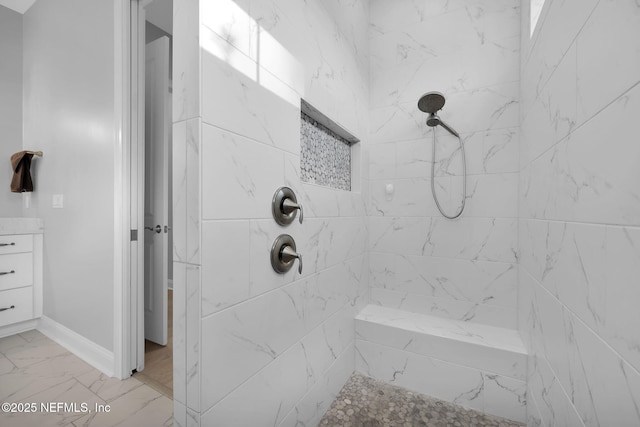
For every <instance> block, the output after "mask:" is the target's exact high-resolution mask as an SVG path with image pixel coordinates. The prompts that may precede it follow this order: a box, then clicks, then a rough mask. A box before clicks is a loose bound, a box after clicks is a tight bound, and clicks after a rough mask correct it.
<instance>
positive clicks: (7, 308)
mask: <svg viewBox="0 0 640 427" xmlns="http://www.w3.org/2000/svg"><path fill="white" fill-rule="evenodd" d="M12 308H16V306H15V305H12V306H11V307H5V308H0V311H5V310H11V309H12Z"/></svg>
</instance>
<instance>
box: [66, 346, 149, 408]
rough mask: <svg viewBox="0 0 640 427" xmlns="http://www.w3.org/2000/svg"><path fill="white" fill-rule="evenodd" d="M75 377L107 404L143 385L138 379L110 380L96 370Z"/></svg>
mask: <svg viewBox="0 0 640 427" xmlns="http://www.w3.org/2000/svg"><path fill="white" fill-rule="evenodd" d="M74 357H75V356H74ZM74 376H75V378H76V379H77V380H78V382H80V384H82V385H84V386H85V387H87V388H88V389H89V390H91V392H93V393H95V394H96V395H98V397H100V398H101V399H102V400H104V401H105V402H111V401H113V400H115V399H118V398H119V397H121V396H123V395H125V394H126V393H129V392H130V391H132V390H133V389H135V388H137V387H140V386H141V385H142V383H141V382H140V381H138V380H137V379H136V378H133V377H129V378H127V379H125V380H119V379H117V378H110V377H108V376H106V375H105V374H103V373H101V372H99V371H97V370H95V369H91V370H90V371H88V372H86V373H84V374H80V373H78V374H75V375H74Z"/></svg>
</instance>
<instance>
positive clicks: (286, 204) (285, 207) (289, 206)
mask: <svg viewBox="0 0 640 427" xmlns="http://www.w3.org/2000/svg"><path fill="white" fill-rule="evenodd" d="M296 209H298V210H299V211H300V218H299V219H300V224H302V219H303V213H302V204H300V203H296V202H294V201H293V200H291V199H289V198H286V199H284V201H283V202H282V211H283V212H284V213H286V214H287V215H288V214H290V213H291V212H293V211H295V210H296Z"/></svg>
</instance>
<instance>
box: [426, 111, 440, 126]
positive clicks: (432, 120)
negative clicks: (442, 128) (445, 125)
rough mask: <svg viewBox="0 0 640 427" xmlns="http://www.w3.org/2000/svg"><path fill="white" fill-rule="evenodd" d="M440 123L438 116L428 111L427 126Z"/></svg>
mask: <svg viewBox="0 0 640 427" xmlns="http://www.w3.org/2000/svg"><path fill="white" fill-rule="evenodd" d="M440 123H441V121H440V117H438V115H437V114H436V113H429V117H427V126H429V127H434V126H438V125H439V124H440Z"/></svg>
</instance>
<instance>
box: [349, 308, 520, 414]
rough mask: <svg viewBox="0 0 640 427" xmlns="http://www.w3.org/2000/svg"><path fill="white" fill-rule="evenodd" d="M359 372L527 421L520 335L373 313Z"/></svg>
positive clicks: (366, 318)
mask: <svg viewBox="0 0 640 427" xmlns="http://www.w3.org/2000/svg"><path fill="white" fill-rule="evenodd" d="M355 324H356V326H355V327H356V370H357V371H359V372H361V373H363V374H365V375H368V376H370V377H373V378H376V379H379V380H382V381H385V382H388V383H390V384H394V385H397V386H400V387H404V388H407V389H409V390H413V391H416V392H419V393H423V394H427V395H430V396H433V397H437V398H439V399H442V400H445V401H448V402H452V403H456V404H459V405H462V406H465V407H468V408H472V409H476V410H479V411H482V412H485V413H488V414H492V415H497V416H500V417H504V418H508V419H511V420H514V421H519V422H525V421H526V400H525V392H526V368H527V354H526V350H525V346H524V344H523V342H522V340H521V338H520V336H519V334H518V332H517V331H514V330H511V329H504V328H498V327H495V326H489V325H483V324H477V323H471V322H463V321H459V320H451V319H445V318H441V317H437V316H431V315H426V314H417V313H411V312H407V311H403V310H397V309H393V308H387V307H381V306H376V305H368V306H366V307H365V308H364V309H363V310H362V311H361V312H360V313H359V314H358V315H357V316H356V319H355Z"/></svg>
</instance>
